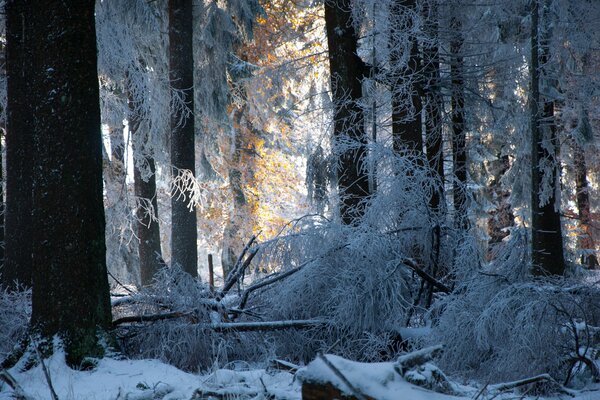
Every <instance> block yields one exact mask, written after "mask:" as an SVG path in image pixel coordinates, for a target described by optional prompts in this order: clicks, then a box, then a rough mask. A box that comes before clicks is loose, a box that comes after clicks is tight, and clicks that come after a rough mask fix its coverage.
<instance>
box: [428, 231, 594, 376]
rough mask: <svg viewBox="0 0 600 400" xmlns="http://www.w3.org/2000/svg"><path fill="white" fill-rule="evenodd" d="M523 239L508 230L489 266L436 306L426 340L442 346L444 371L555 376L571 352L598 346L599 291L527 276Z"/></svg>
mask: <svg viewBox="0 0 600 400" xmlns="http://www.w3.org/2000/svg"><path fill="white" fill-rule="evenodd" d="M525 239H526V237H525V234H524V232H523V231H520V230H514V231H513V233H512V235H511V238H510V240H509V242H508V243H507V244H506V245H505V246H504V250H503V251H502V252H500V253H499V254H498V255H497V258H496V260H495V261H494V262H492V263H491V265H489V266H488V267H487V268H485V269H480V270H478V271H473V273H474V274H476V276H475V277H473V278H472V279H470V280H464V281H462V282H459V286H458V287H457V289H456V290H455V291H454V293H453V294H452V295H450V296H448V297H447V298H445V299H444V300H443V301H441V302H439V303H438V304H437V308H438V309H439V310H440V314H441V317H440V319H439V323H438V324H437V326H436V327H435V329H434V338H433V340H434V341H435V342H436V343H437V342H441V343H443V344H444V345H445V347H446V351H445V353H444V355H443V356H442V359H441V360H440V366H441V367H442V368H443V369H445V370H446V371H449V372H453V373H458V374H461V375H463V376H464V377H467V378H478V379H482V380H485V381H489V382H497V381H507V380H513V379H518V378H523V377H526V376H531V375H536V374H540V373H549V374H551V375H552V376H553V377H554V378H555V379H557V380H558V381H560V382H562V381H564V380H565V379H566V378H567V376H568V375H569V373H570V372H569V371H570V370H571V368H572V367H573V365H574V363H571V362H570V360H571V359H573V358H576V357H577V352H579V354H580V355H584V356H586V357H590V355H591V353H592V351H593V347H594V346H598V345H599V344H600V343H598V342H597V340H596V339H594V337H593V335H591V334H590V332H593V331H594V328H593V327H597V326H598V324H599V323H600V308H599V306H598V304H597V299H598V298H600V290H599V289H598V288H597V287H596V286H594V285H582V284H581V281H580V280H577V281H574V280H570V279H566V278H561V279H552V278H533V277H531V276H530V275H528V273H527V271H528V269H529V264H528V262H527V260H528V259H529V256H528V251H527V249H528V248H527V245H526V240H525ZM471 276H473V274H472V275H471ZM582 327H583V328H582Z"/></svg>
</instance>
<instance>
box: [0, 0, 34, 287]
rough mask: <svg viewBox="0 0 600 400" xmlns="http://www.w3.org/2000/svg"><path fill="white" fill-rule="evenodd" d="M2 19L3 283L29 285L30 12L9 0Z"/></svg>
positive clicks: (7, 285) (30, 225)
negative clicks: (4, 83) (4, 100)
mask: <svg viewBox="0 0 600 400" xmlns="http://www.w3.org/2000/svg"><path fill="white" fill-rule="evenodd" d="M5 16H6V39H7V43H6V72H7V88H6V89H7V96H8V102H7V114H6V167H7V168H6V210H5V216H4V218H5V224H4V232H5V238H4V240H5V257H4V265H3V266H2V270H1V271H0V272H1V273H2V274H1V275H2V276H1V279H2V283H3V284H4V285H5V286H6V287H9V288H15V287H16V285H15V282H16V281H18V282H19V284H23V285H25V286H30V285H31V279H32V278H31V276H32V270H33V264H32V260H31V252H32V249H31V235H32V233H33V224H32V221H31V201H32V200H31V189H32V175H33V167H32V151H31V144H32V139H33V116H32V111H33V108H32V106H31V90H30V84H31V71H32V65H31V63H32V54H31V39H32V35H33V34H34V32H32V25H31V22H32V15H31V10H30V9H29V7H28V6H27V5H26V4H25V2H23V1H18V0H10V1H7V2H6V6H5Z"/></svg>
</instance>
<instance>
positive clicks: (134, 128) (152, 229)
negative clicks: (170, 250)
mask: <svg viewBox="0 0 600 400" xmlns="http://www.w3.org/2000/svg"><path fill="white" fill-rule="evenodd" d="M128 103H129V132H130V134H131V138H132V144H133V153H134V158H138V160H137V162H134V163H133V188H134V193H135V197H136V200H137V201H136V206H137V209H136V219H137V222H136V233H137V237H138V240H139V245H138V255H139V260H140V281H141V284H142V286H148V285H150V284H152V281H153V278H154V275H155V274H156V272H157V271H158V270H159V269H160V268H161V266H162V265H163V264H164V262H163V258H162V251H161V248H160V225H159V223H158V201H157V197H156V196H157V194H156V165H155V163H154V157H153V156H151V155H147V154H143V150H142V149H141V147H142V146H141V144H142V143H141V142H142V141H143V140H144V138H143V137H142V133H141V132H140V121H139V118H138V117H137V116H136V114H135V113H136V110H135V106H134V104H135V103H134V99H133V98H132V96H131V93H129V98H128ZM140 159H141V160H140ZM140 165H141V166H142V167H143V170H142V169H140Z"/></svg>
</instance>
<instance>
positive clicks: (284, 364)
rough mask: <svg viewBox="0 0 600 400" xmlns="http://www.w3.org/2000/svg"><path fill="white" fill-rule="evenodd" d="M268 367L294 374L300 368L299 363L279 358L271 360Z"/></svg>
mask: <svg viewBox="0 0 600 400" xmlns="http://www.w3.org/2000/svg"><path fill="white" fill-rule="evenodd" d="M269 367H271V368H273V369H276V370H278V371H286V372H290V373H292V374H295V373H296V372H297V371H298V370H299V369H300V366H299V365H296V364H294V363H291V362H289V361H285V360H279V359H274V360H271V362H270V363H269Z"/></svg>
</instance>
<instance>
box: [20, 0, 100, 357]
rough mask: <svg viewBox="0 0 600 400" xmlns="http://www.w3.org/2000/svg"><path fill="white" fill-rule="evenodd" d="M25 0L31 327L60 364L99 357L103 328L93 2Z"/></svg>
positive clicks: (96, 77)
mask: <svg viewBox="0 0 600 400" xmlns="http://www.w3.org/2000/svg"><path fill="white" fill-rule="evenodd" d="M26 4H28V7H29V8H30V12H31V13H32V14H33V18H32V33H33V35H32V36H31V37H30V38H29V40H28V41H29V43H30V44H31V45H32V50H33V68H32V70H31V78H32V85H31V87H32V88H35V91H34V92H31V93H30V95H31V96H32V97H31V98H30V101H31V103H32V106H33V107H32V108H33V110H34V114H33V118H34V120H35V122H36V123H35V131H34V140H33V144H34V145H33V154H32V157H31V159H32V160H33V163H34V173H33V182H34V184H33V226H35V229H34V230H33V233H32V241H33V265H34V270H33V295H32V316H31V324H32V330H33V331H34V332H37V333H39V334H40V335H41V336H42V337H43V338H45V339H47V340H49V341H50V343H51V339H52V337H53V336H54V335H56V334H58V335H60V336H61V337H62V338H63V341H64V344H65V352H66V358H67V362H68V363H69V364H70V365H71V366H83V365H82V363H83V362H84V361H85V358H86V357H88V356H92V357H97V356H102V355H103V349H102V347H101V346H100V345H99V344H98V338H97V333H98V332H99V330H100V331H103V330H107V329H109V327H110V325H111V309H110V299H109V290H108V279H107V273H106V247H105V238H104V229H105V226H104V208H103V194H102V191H103V187H102V139H101V133H100V104H99V90H98V73H97V63H96V30H95V19H94V5H95V2H94V1H92V0H87V1H83V0H82V1H77V2H69V3H65V2H62V1H57V0H47V1H43V2H37V3H36V5H31V3H26Z"/></svg>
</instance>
